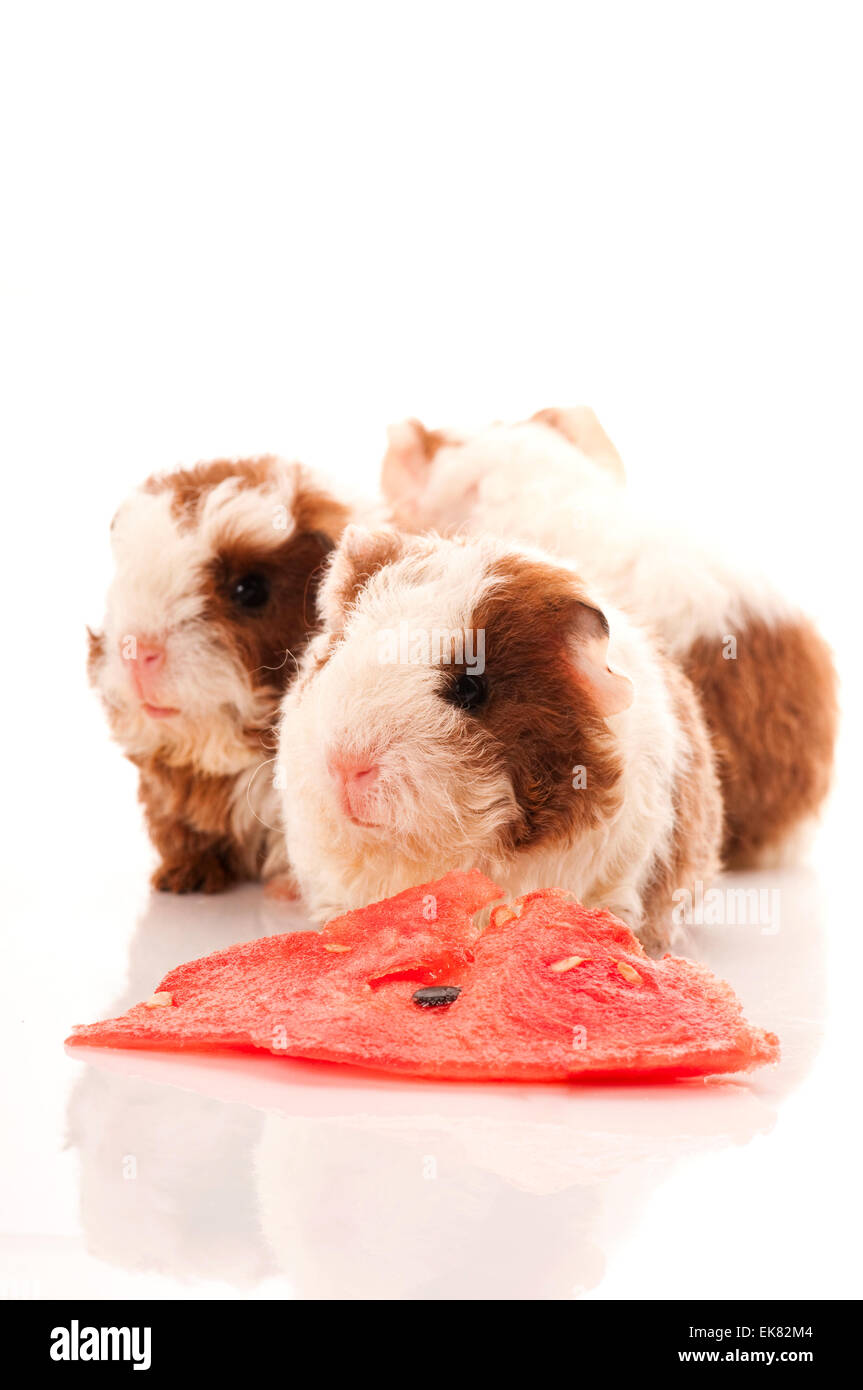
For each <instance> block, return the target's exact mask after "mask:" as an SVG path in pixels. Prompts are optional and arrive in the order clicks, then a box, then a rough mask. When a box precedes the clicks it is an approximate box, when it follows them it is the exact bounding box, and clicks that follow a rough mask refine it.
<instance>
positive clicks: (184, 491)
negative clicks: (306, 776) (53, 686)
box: [88, 458, 348, 893]
mask: <svg viewBox="0 0 863 1390" xmlns="http://www.w3.org/2000/svg"><path fill="white" fill-rule="evenodd" d="M347 517H348V509H347V508H346V507H345V506H344V505H342V503H340V502H338V501H337V500H336V499H335V498H334V497H332V496H330V494H329V493H328V492H327V491H326V490H324V488H322V487H321V486H319V485H318V484H317V483H316V482H315V481H314V480H313V479H312V477H311V476H310V475H309V473H308V472H307V470H306V469H305V468H303V467H302V466H301V465H300V464H298V463H285V462H283V461H281V460H280V459H277V458H257V459H250V460H246V461H242V462H221V461H220V462H215V463H202V464H199V465H197V466H196V467H194V468H190V469H183V470H180V471H179V472H175V473H168V474H164V475H162V476H157V477H153V478H150V479H149V480H148V481H147V482H145V483H144V484H143V486H142V487H141V488H139V489H138V491H137V492H135V493H133V494H132V496H131V497H130V498H128V500H127V501H126V502H124V503H123V505H122V506H121V507H120V510H119V511H118V512H117V514H116V516H115V517H114V520H113V522H112V525H111V540H112V549H113V554H114V562H115V574H114V579H113V582H112V584H111V586H110V589H109V591H108V599H107V611H106V616H105V622H104V626H103V628H102V630H101V631H100V632H90V633H89V642H90V648H89V663H88V669H89V675H90V680H91V683H92V685H93V686H94V687H95V688H96V689H97V690H98V692H99V694H100V695H101V697H102V701H103V704H104V707H105V710H106V713H107V717H108V722H109V725H110V727H111V732H112V734H113V736H114V738H115V739H116V741H117V742H118V743H119V745H120V747H121V748H122V750H123V752H124V753H125V754H126V756H127V757H128V758H129V759H130V760H131V761H132V762H133V763H135V765H136V766H137V767H138V768H139V770H140V781H139V795H140V799H141V801H142V803H143V806H144V810H145V815H146V820H147V825H148V829H149V832H150V836H151V839H152V841H153V843H154V845H155V847H156V849H157V850H158V852H159V855H160V861H161V862H160V863H159V866H158V868H157V869H156V871H155V873H154V875H153V880H152V882H153V885H154V886H155V887H156V888H160V889H165V890H168V891H171V892H175V893H187V892H195V891H202V892H207V893H213V892H218V891H219V890H220V889H223V888H225V887H226V886H227V885H228V884H230V883H232V882H234V881H236V880H239V879H249V878H258V877H261V878H265V879H272V878H275V877H276V876H280V877H281V876H285V880H286V882H287V877H286V872H287V859H286V854H285V846H284V836H283V834H282V832H281V830H280V808H279V804H278V795H277V793H276V792H275V790H274V788H273V779H272V775H271V774H272V767H270V768H268V767H266V765H265V764H266V763H267V762H268V761H269V762H272V760H273V754H274V752H275V747H274V734H273V726H274V722H275V717H276V714H277V710H278V703H279V699H280V696H281V694H282V692H283V691H284V689H285V687H286V686H287V685H288V684H289V682H290V681H291V680H292V679H293V677H294V675H295V673H296V668H297V661H298V658H299V657H300V654H301V652H302V650H303V648H304V647H305V645H306V642H307V640H308V638H309V635H310V633H311V631H312V628H313V627H314V625H315V622H316V616H315V591H316V587H317V583H318V579H319V577H320V573H321V567H322V562H323V561H324V559H325V557H326V556H327V554H328V553H329V551H330V550H331V549H332V548H333V546H334V545H335V544H336V542H337V540H338V538H339V535H340V534H341V531H342V529H343V527H344V525H345V523H346V521H347Z"/></svg>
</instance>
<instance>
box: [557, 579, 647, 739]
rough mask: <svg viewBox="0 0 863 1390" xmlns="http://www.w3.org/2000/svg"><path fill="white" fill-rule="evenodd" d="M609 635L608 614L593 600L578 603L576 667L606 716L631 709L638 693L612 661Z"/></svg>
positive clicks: (573, 630)
mask: <svg viewBox="0 0 863 1390" xmlns="http://www.w3.org/2000/svg"><path fill="white" fill-rule="evenodd" d="M608 638H609V629H608V620H607V619H606V616H605V614H604V613H603V612H602V611H601V610H600V609H599V608H594V607H593V606H592V605H591V604H589V603H577V604H576V606H575V613H574V617H573V620H572V623H571V625H570V652H571V659H572V664H573V669H574V671H575V674H576V679H577V680H578V682H579V684H580V685H581V686H583V687H584V688H585V689H586V690H587V691H588V692H589V694H590V696H591V699H592V700H593V703H594V705H595V707H596V711H597V713H598V714H599V715H601V717H602V718H603V719H607V718H608V717H609V716H610V715H612V714H622V713H623V711H624V710H626V709H629V707H630V705H631V704H632V701H633V698H634V693H635V692H634V690H633V686H632V681H631V680H630V679H629V677H628V676H624V675H621V673H620V672H618V671H612V669H611V667H610V666H609V664H608Z"/></svg>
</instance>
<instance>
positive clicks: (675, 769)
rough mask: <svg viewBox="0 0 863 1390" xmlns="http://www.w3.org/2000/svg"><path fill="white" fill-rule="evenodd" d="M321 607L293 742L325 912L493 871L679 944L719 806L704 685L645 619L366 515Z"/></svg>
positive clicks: (307, 866)
mask: <svg viewBox="0 0 863 1390" xmlns="http://www.w3.org/2000/svg"><path fill="white" fill-rule="evenodd" d="M319 606H320V610H321V614H322V618H323V632H322V633H321V634H320V635H319V636H317V637H315V638H314V639H313V641H312V642H311V644H310V646H309V648H308V650H307V653H306V656H305V658H304V661H303V663H302V667H301V672H300V675H299V677H298V680H297V682H296V683H295V684H294V685H293V686H292V687H291V688H289V690H288V691H287V694H286V696H285V698H284V701H283V704H282V721H281V726H280V747H279V774H280V775H279V782H280V784H281V786H282V796H283V804H284V817H285V825H286V830H287V835H288V843H289V845H290V852H291V861H292V865H293V868H294V872H295V874H296V876H297V879H298V881H299V884H300V887H301V889H302V891H303V893H304V896H305V897H306V899H307V902H308V905H309V908H310V910H311V912H312V913H313V915H315V916H316V917H318V918H320V919H324V918H327V917H330V916H332V915H333V914H335V913H337V912H341V911H344V910H346V909H348V908H353V907H359V906H362V905H363V904H365V903H368V902H371V901H373V900H376V899H380V898H383V897H386V896H387V895H389V894H392V893H396V892H399V891H400V890H402V889H404V888H406V887H408V886H411V885H415V884H419V883H423V882H425V881H427V880H429V879H433V878H436V877H438V876H440V875H441V874H443V873H445V872H446V871H447V870H450V869H469V868H477V869H481V870H483V871H484V872H485V873H487V874H488V875H489V876H490V877H492V878H493V879H494V880H495V881H496V882H498V883H500V884H501V885H502V887H504V888H505V889H506V890H507V891H508V892H509V893H510V894H513V895H514V894H520V893H524V892H526V891H529V890H531V889H536V888H541V887H543V888H545V887H560V888H564V889H569V890H571V891H573V892H574V893H575V894H577V896H578V897H579V898H580V899H582V901H584V902H586V903H588V904H589V905H595V906H600V905H601V906H608V907H611V908H612V909H613V910H614V911H615V912H617V913H618V914H619V915H620V916H622V917H623V918H625V919H626V920H627V921H628V922H629V923H630V925H631V926H632V927H633V928H634V929H635V930H636V931H638V933H639V934H640V936H641V938H642V940H643V941H644V942H645V944H646V945H648V946H649V947H650V948H651V949H660V948H662V947H663V946H664V945H665V944H666V943H667V942H668V940H669V937H670V934H671V929H672V908H673V903H672V894H673V892H674V890H675V889H677V888H678V887H690V886H691V884H692V882H693V880H695V879H707V878H709V877H710V875H711V874H712V873H713V871H714V869H715V867H716V864H717V858H718V852H719V837H720V829H721V820H722V808H721V802H720V794H719V787H718V782H717V776H716V770H715V767H714V761H713V752H712V748H711V745H710V741H709V738H708V735H707V732H706V729H705V726H704V722H703V719H702V717H701V713H700V710H699V707H698V703H697V701H696V699H695V697H694V695H693V691H692V687H691V685H690V683H689V681H688V680H687V679H686V677H685V676H684V675H683V674H682V673H681V672H680V670H679V669H678V668H677V667H676V666H674V665H673V664H671V663H670V662H669V661H668V660H666V658H664V657H663V656H662V655H661V653H660V652H659V651H658V650H657V648H656V646H655V644H654V642H653V640H652V639H651V637H650V636H649V634H648V633H647V631H646V630H644V629H642V628H641V627H639V626H638V624H636V623H635V622H633V621H632V620H631V619H629V618H628V617H627V616H626V615H624V614H623V613H622V612H620V611H616V610H612V609H610V608H604V609H603V607H601V606H600V601H599V599H598V597H597V596H596V595H595V594H593V593H589V592H588V591H587V590H586V588H585V586H584V585H583V583H582V581H581V580H580V578H579V576H578V575H577V574H576V573H575V572H574V571H573V570H572V569H570V568H569V567H568V566H565V565H563V564H561V563H559V562H554V561H552V560H550V559H548V558H546V557H544V556H543V555H542V554H541V553H540V552H533V551H529V550H525V549H521V548H517V547H515V546H513V545H511V544H507V543H504V542H500V541H496V540H493V539H489V538H483V539H476V540H466V539H462V538H456V539H442V538H439V537H409V536H400V535H397V534H396V533H394V532H391V531H390V532H388V531H367V530H364V529H362V528H359V527H355V526H351V527H349V528H348V529H347V531H346V532H345V534H344V536H343V538H342V542H341V545H340V546H339V548H338V549H337V550H336V551H335V552H334V554H333V556H332V558H331V562H330V564H329V566H328V570H327V574H326V577H325V579H324V580H323V582H322V585H321V590H320V594H319Z"/></svg>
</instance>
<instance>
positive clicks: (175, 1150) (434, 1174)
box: [68, 871, 823, 1299]
mask: <svg viewBox="0 0 863 1390" xmlns="http://www.w3.org/2000/svg"><path fill="white" fill-rule="evenodd" d="M737 881H739V882H740V883H743V882H753V881H755V880H753V879H746V880H744V879H743V878H741V879H739V880H737ZM757 881H758V883H759V885H760V884H762V883H767V882H769V884H770V886H772V887H779V888H780V889H781V892H782V905H783V919H782V925H781V930H780V931H779V932H778V933H775V934H772V933H764V932H762V931H761V930H760V929H759V928H758V927H723V928H692V929H690V930H689V932H688V935H687V938H686V940H685V942H684V943H683V947H682V949H685V951H686V953H687V954H691V955H693V956H695V957H697V958H699V959H701V960H704V961H705V962H706V963H708V964H709V965H710V966H711V967H712V968H713V969H715V970H717V971H718V972H719V973H720V974H722V975H724V976H725V977H726V978H728V979H729V980H730V981H731V982H732V984H733V985H734V987H735V988H736V989H737V990H738V992H739V994H740V996H741V998H742V1000H743V1002H744V1005H745V1008H746V1010H747V1012H748V1014H749V1016H750V1017H751V1019H752V1020H753V1021H754V1022H757V1023H758V1024H760V1025H762V1026H765V1027H770V1028H773V1029H775V1030H776V1031H777V1032H778V1033H779V1034H780V1037H781V1039H782V1043H783V1061H782V1063H781V1064H780V1066H779V1067H778V1068H776V1069H774V1070H772V1071H769V1072H763V1073H756V1074H755V1076H754V1077H753V1079H752V1080H751V1081H746V1080H741V1079H735V1080H728V1081H724V1082H723V1081H713V1082H709V1083H695V1084H688V1085H677V1086H663V1087H651V1088H639V1087H565V1086H518V1085H502V1084H493V1085H485V1086H483V1085H476V1084H458V1083H450V1084H444V1083H427V1082H412V1081H407V1080H403V1079H402V1080H400V1079H389V1078H386V1077H382V1076H378V1075H374V1074H371V1073H363V1072H360V1071H355V1070H352V1069H350V1068H346V1067H337V1066H330V1065H327V1064H320V1063H305V1062H292V1061H290V1060H287V1059H280V1058H275V1057H272V1056H269V1055H264V1054H262V1055H261V1056H253V1057H247V1056H244V1055H239V1054H237V1055H229V1054H222V1055H218V1056H212V1057H202V1058H197V1059H190V1058H188V1057H185V1058H184V1057H179V1056H169V1055H167V1054H147V1053H135V1052H102V1051H99V1050H93V1051H92V1052H90V1051H88V1052H87V1053H86V1057H85V1065H84V1068H83V1074H82V1076H81V1077H80V1079H79V1080H78V1082H77V1083H76V1085H75V1087H74V1090H73V1094H72V1098H71V1102H70V1106H69V1117H68V1129H69V1139H70V1142H71V1144H72V1145H74V1147H75V1149H76V1150H77V1151H78V1154H79V1156H80V1162H81V1179H80V1181H81V1219H82V1223H83V1227H84V1231H85V1236H86V1241H87V1246H88V1249H89V1251H90V1253H91V1254H92V1255H93V1256H95V1257H96V1258H98V1259H99V1260H102V1261H107V1262H109V1263H111V1264H112V1265H114V1266H117V1267H120V1268H122V1269H125V1270H132V1271H137V1272H139V1273H143V1272H149V1273H159V1274H161V1275H164V1276H169V1277H170V1278H171V1279H172V1280H175V1281H182V1282H183V1283H191V1284H192V1286H193V1289H192V1291H194V1284H195V1282H196V1281H202V1280H209V1281H213V1280H217V1281H220V1282H221V1283H223V1284H226V1285H228V1286H229V1287H231V1288H233V1289H235V1290H238V1291H242V1292H246V1293H254V1292H256V1290H259V1289H262V1288H265V1289H266V1291H267V1292H268V1293H270V1292H272V1291H273V1288H274V1287H275V1290H276V1291H277V1292H278V1293H281V1294H286V1293H288V1294H289V1293H293V1294H295V1295H296V1296H298V1297H301V1298H316V1297H333V1298H387V1297H395V1298H432V1299H433V1298H448V1297H456V1298H474V1297H477V1298H481V1297H492V1298H568V1297H573V1296H577V1295H578V1294H580V1293H583V1292H586V1291H589V1290H596V1289H599V1290H600V1292H601V1285H602V1281H603V1278H604V1275H605V1273H606V1271H607V1269H608V1267H609V1262H610V1261H613V1258H614V1250H615V1247H616V1245H617V1244H618V1243H619V1242H620V1240H621V1239H624V1238H625V1237H626V1236H627V1234H628V1232H629V1231H630V1230H631V1228H632V1226H633V1223H635V1222H636V1221H637V1220H638V1218H639V1214H640V1212H641V1211H642V1209H643V1208H644V1206H645V1204H646V1202H647V1201H648V1199H649V1197H650V1195H651V1193H652V1192H653V1191H654V1190H655V1189H656V1188H657V1186H658V1185H659V1184H661V1183H662V1182H663V1181H664V1180H665V1179H666V1178H667V1177H668V1176H669V1174H670V1173H671V1170H672V1169H673V1167H674V1165H675V1163H677V1162H679V1161H680V1160H682V1159H684V1158H692V1157H697V1156H698V1155H704V1154H707V1153H710V1152H716V1151H718V1150H721V1149H723V1148H725V1147H727V1146H730V1145H738V1146H740V1145H745V1144H747V1143H748V1142H749V1141H750V1140H751V1139H752V1138H753V1137H755V1136H756V1135H765V1134H768V1133H769V1132H770V1131H771V1129H772V1127H773V1125H774V1123H775V1120H776V1116H777V1111H778V1107H779V1105H780V1102H781V1100H782V1098H783V1096H784V1095H785V1094H787V1093H788V1091H789V1090H791V1089H792V1088H793V1087H794V1086H795V1085H796V1084H797V1083H798V1082H799V1080H800V1079H801V1077H802V1076H803V1075H804V1073H805V1071H806V1069H807V1068H808V1066H809V1063H810V1061H811V1059H812V1057H813V1055H814V1053H815V1051H816V1050H817V1047H818V1041H819V1036H820V1018H821V1014H822V995H823V989H822V949H823V948H822V940H821V933H820V925H819V920H818V919H819V909H818V892H817V884H816V883H815V881H814V879H813V877H812V876H811V875H810V874H808V873H807V872H805V871H797V872H795V873H793V874H790V873H789V874H773V875H770V876H769V880H768V878H767V877H766V876H759V878H758V880H757ZM729 882H730V880H729ZM303 926H305V922H304V920H303V917H302V914H301V913H300V912H299V911H298V910H297V909H293V908H286V907H285V906H284V905H282V904H276V903H270V902H268V901H267V900H266V899H265V898H264V896H263V895H262V893H261V892H260V891H259V890H257V889H244V890H242V891H240V892H237V893H233V894H230V895H227V896H225V897H222V898H217V899H191V900H190V899H178V898H170V897H165V896H161V895H157V896H154V897H152V898H151V899H150V901H149V903H148V906H147V909H146V911H145V912H144V914H143V916H142V917H141V920H140V921H139V923H138V927H137V930H136V932H135V936H134V939H133V942H132V946H131V951H130V958H129V974H128V980H127V982H126V986H125V988H124V990H123V993H122V995H121V996H120V998H119V999H117V1000H115V1001H114V1003H113V1004H112V1005H111V1006H110V1009H109V1010H106V1013H107V1012H109V1011H110V1012H113V1013H116V1012H118V1011H120V1010H121V1009H124V1008H126V1007H128V1005H129V1004H131V1003H133V1002H135V1001H136V1000H138V999H140V998H142V997H144V996H145V995H146V994H148V993H149V992H150V991H151V990H152V989H153V987H154V986H155V984H156V983H157V982H158V980H159V979H160V977H161V976H162V975H163V974H164V973H165V972H166V971H167V970H168V969H169V968H171V967H172V966H174V965H176V964H177V963H179V962H180V961H181V960H187V959H190V958H191V957H193V956H195V955H200V954H204V953H205V952H207V951H210V950H214V949H217V948H218V947H221V946H226V945H229V944H231V943H232V942H234V941H238V940H244V939H249V938H251V937H253V936H259V935H262V934H272V933H274V932H279V931H285V930H292V929H296V928H300V927H303ZM81 1055H82V1054H81V1052H80V1051H77V1050H76V1051H75V1053H74V1056H75V1058H76V1060H80V1058H81ZM273 1280H276V1284H275V1286H274V1285H273V1283H272V1281H273Z"/></svg>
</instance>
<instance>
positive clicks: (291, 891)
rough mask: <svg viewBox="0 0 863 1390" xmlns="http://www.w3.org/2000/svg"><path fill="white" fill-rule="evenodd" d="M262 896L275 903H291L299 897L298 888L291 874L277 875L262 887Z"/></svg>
mask: <svg viewBox="0 0 863 1390" xmlns="http://www.w3.org/2000/svg"><path fill="white" fill-rule="evenodd" d="M264 896H265V897H266V898H274V899H275V900H276V901H277V902H283V903H293V902H296V901H297V899H298V898H299V896H300V888H299V884H298V883H297V881H296V879H295V878H294V877H293V875H292V874H277V875H276V877H275V878H271V879H270V880H269V881H268V882H267V883H265V885H264Z"/></svg>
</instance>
